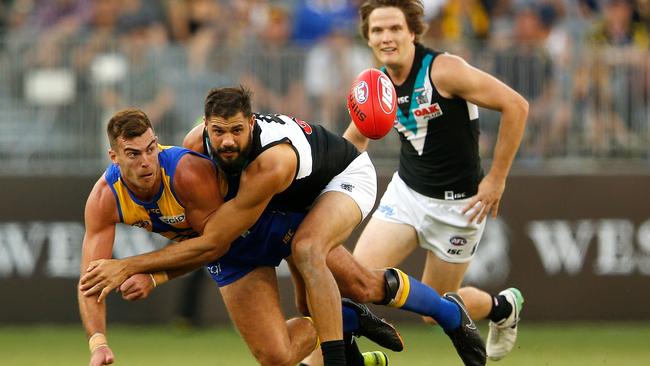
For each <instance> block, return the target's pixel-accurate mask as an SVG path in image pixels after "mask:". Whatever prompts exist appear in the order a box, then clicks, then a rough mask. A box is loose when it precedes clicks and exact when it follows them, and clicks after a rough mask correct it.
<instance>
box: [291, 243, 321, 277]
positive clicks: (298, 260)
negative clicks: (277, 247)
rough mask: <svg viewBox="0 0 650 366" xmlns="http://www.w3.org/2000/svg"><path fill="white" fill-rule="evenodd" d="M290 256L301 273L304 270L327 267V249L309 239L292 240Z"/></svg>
mask: <svg viewBox="0 0 650 366" xmlns="http://www.w3.org/2000/svg"><path fill="white" fill-rule="evenodd" d="M291 256H292V257H293V261H294V263H295V265H296V267H297V268H298V270H300V271H301V272H303V273H304V271H305V270H309V269H313V268H320V267H327V263H326V258H327V250H326V249H325V248H324V245H321V243H319V242H315V241H311V240H301V241H297V242H294V243H293V247H292V248H291Z"/></svg>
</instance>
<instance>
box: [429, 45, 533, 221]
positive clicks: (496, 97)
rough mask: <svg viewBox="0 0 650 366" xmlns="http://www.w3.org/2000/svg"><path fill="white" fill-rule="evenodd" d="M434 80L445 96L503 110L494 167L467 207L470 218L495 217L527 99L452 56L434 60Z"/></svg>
mask: <svg viewBox="0 0 650 366" xmlns="http://www.w3.org/2000/svg"><path fill="white" fill-rule="evenodd" d="M431 80H432V81H433V83H434V84H435V86H436V88H437V89H438V90H439V91H440V92H441V94H443V96H445V97H460V98H462V99H465V100H467V101H468V102H471V103H474V104H476V105H478V106H480V107H483V108H487V109H491V110H495V111H499V112H501V121H500V125H499V134H498V138H497V143H496V147H495V149H494V157H493V159H492V166H491V168H490V171H489V172H488V174H487V175H486V176H485V178H483V180H482V181H481V183H480V185H479V190H478V193H477V194H476V196H474V198H473V199H472V200H470V202H469V203H468V204H467V206H466V207H465V208H464V213H467V212H468V211H470V210H471V214H470V218H469V219H470V221H471V220H474V219H476V220H477V221H478V222H481V221H483V219H484V218H485V217H486V216H487V215H488V214H489V213H492V216H493V217H496V215H497V213H498V210H499V203H500V201H501V196H502V195H503V191H504V189H505V184H506V178H507V177H508V173H509V172H510V167H511V166H512V162H513V160H514V159H515V155H516V154H517V150H518V149H519V144H520V143H521V139H522V137H523V135H524V128H525V126H526V118H527V117H528V102H527V101H526V100H525V99H524V98H523V97H522V96H521V95H520V94H519V93H517V92H516V91H514V90H513V89H512V88H510V87H509V86H507V85H506V84H504V83H503V82H501V81H500V80H498V79H497V78H495V77H494V76H492V75H490V74H488V73H486V72H483V71H481V70H479V69H477V68H474V67H472V66H470V65H469V64H467V62H465V61H464V60H463V59H461V58H460V57H457V56H453V55H440V56H438V57H437V58H436V60H435V61H434V67H433V68H432V71H431Z"/></svg>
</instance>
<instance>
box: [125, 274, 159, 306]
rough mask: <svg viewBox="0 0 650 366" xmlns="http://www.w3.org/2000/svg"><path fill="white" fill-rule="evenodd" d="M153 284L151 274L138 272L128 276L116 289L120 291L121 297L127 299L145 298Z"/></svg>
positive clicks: (151, 289)
mask: <svg viewBox="0 0 650 366" xmlns="http://www.w3.org/2000/svg"><path fill="white" fill-rule="evenodd" d="M154 288H155V286H154V285H153V280H152V279H151V275H150V274H148V273H138V274H134V275H133V276H131V277H129V278H127V279H126V281H124V282H123V283H122V285H120V287H119V288H118V291H119V292H121V293H122V298H123V299H124V300H128V301H134V300H142V299H146V298H147V296H149V294H150V293H151V291H153V289H154Z"/></svg>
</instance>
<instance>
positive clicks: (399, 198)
mask: <svg viewBox="0 0 650 366" xmlns="http://www.w3.org/2000/svg"><path fill="white" fill-rule="evenodd" d="M470 200H471V198H466V199H462V200H441V199H435V198H431V197H427V196H425V195H422V194H420V193H418V192H416V191H414V190H413V189H411V188H410V187H409V186H407V185H406V183H404V181H403V180H402V178H400V176H399V174H398V173H397V172H396V173H395V174H393V179H392V180H391V181H390V183H389V184H388V187H387V188H386V192H385V193H384V195H383V197H382V198H381V201H380V203H379V207H377V210H376V211H375V213H374V214H373V217H375V218H377V219H380V220H384V221H389V222H395V223H398V224H406V225H410V226H412V227H413V228H415V231H416V232H417V236H418V242H419V244H420V246H421V247H422V248H424V249H427V250H430V251H432V252H433V253H435V255H436V256H437V257H438V258H440V259H442V260H444V261H445V262H451V263H466V262H469V261H470V260H471V259H472V257H474V253H476V249H477V247H478V244H479V241H480V240H481V236H482V235H483V230H484V229H485V222H486V221H487V220H485V219H484V220H483V222H482V223H480V224H477V223H476V220H474V221H473V222H471V223H470V222H469V216H468V214H469V213H470V212H471V211H470V212H468V214H467V215H463V214H462V210H463V208H464V207H465V205H466V204H467V203H468V202H469V201H470Z"/></svg>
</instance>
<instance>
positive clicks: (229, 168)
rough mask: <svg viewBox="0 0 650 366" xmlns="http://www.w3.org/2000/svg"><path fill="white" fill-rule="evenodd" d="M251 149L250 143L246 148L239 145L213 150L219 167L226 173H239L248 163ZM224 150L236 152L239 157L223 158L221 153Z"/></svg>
mask: <svg viewBox="0 0 650 366" xmlns="http://www.w3.org/2000/svg"><path fill="white" fill-rule="evenodd" d="M250 150H251V144H248V146H246V148H245V149H244V150H241V149H240V148H239V147H236V148H220V149H217V150H216V151H214V150H213V156H214V157H215V158H216V159H215V162H216V163H217V166H218V167H219V169H221V170H223V171H224V172H225V173H226V174H229V175H237V174H240V173H241V172H242V170H244V169H245V168H246V166H247V165H248V155H249V153H250ZM223 152H236V153H238V155H237V158H235V159H234V160H224V159H222V158H221V155H220V153H223Z"/></svg>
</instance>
